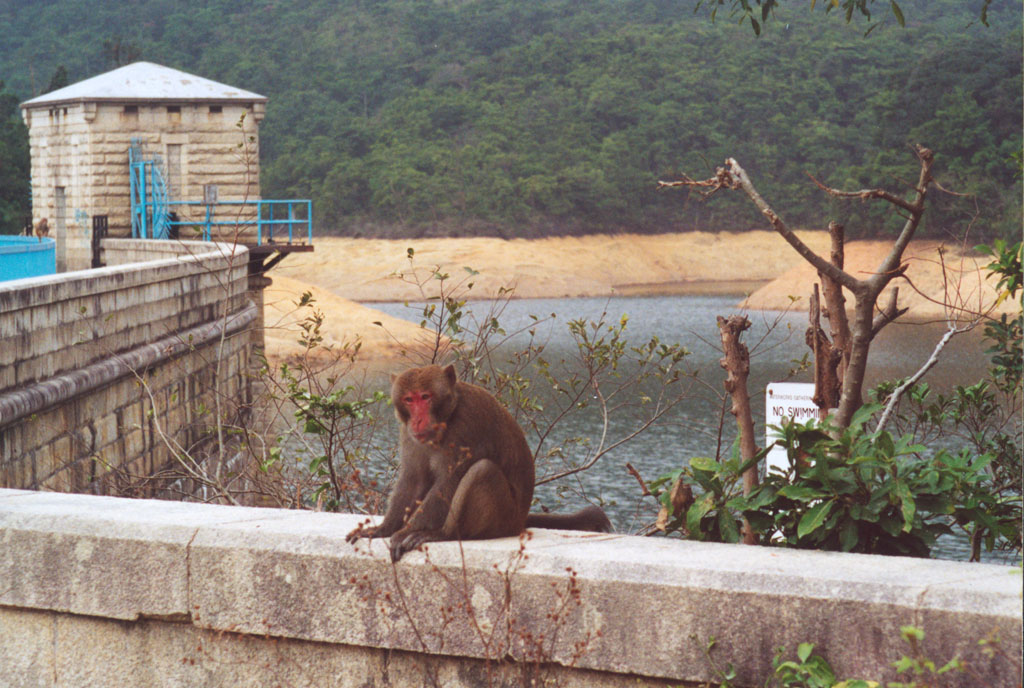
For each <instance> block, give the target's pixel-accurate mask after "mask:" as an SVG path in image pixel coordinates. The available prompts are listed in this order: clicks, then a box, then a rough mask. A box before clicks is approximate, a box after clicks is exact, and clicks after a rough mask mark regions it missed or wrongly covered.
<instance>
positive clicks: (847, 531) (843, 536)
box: [839, 519, 860, 552]
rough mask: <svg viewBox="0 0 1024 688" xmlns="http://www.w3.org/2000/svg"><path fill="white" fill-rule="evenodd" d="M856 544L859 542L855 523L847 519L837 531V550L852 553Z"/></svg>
mask: <svg viewBox="0 0 1024 688" xmlns="http://www.w3.org/2000/svg"><path fill="white" fill-rule="evenodd" d="M858 542H860V533H858V532H857V523H856V521H851V520H849V519H847V520H846V521H843V526H842V528H840V529H839V548H840V549H841V550H842V551H844V552H852V551H853V548H854V547H856V546H857V543H858Z"/></svg>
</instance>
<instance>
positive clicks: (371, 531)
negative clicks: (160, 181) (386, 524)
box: [345, 524, 381, 545]
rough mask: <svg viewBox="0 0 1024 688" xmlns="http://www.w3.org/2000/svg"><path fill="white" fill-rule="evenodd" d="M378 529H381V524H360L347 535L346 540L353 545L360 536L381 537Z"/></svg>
mask: <svg viewBox="0 0 1024 688" xmlns="http://www.w3.org/2000/svg"><path fill="white" fill-rule="evenodd" d="M378 531H380V526H367V525H363V524H360V525H359V526H357V527H355V528H353V529H352V531H351V532H350V533H349V534H348V535H346V536H345V542H347V543H349V544H350V545H352V544H355V542H356V540H358V539H359V538H375V537H381V536H380V535H378Z"/></svg>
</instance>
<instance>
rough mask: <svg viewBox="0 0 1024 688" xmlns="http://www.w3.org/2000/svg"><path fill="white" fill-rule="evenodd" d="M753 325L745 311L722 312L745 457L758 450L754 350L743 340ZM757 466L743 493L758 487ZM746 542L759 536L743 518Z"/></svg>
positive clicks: (726, 364) (728, 383) (747, 474)
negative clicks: (750, 385) (750, 387)
mask: <svg viewBox="0 0 1024 688" xmlns="http://www.w3.org/2000/svg"><path fill="white" fill-rule="evenodd" d="M749 327H750V320H749V319H748V318H747V317H746V316H743V315H732V316H729V318H728V319H727V318H723V317H722V316H718V329H719V330H720V331H721V333H722V349H723V351H724V352H725V357H724V358H722V360H721V361H720V363H721V366H722V367H723V368H724V369H725V371H726V377H725V391H727V392H728V393H729V395H730V396H731V397H732V409H731V412H732V415H734V416H736V427H737V428H738V430H739V434H740V456H741V457H742V459H743V461H746V460H747V459H750V458H753V456H754V454H756V453H757V443H756V442H755V441H754V417H753V415H752V414H751V412H750V395H749V394H748V393H747V377H748V376H749V375H750V352H749V351H748V350H747V347H746V345H744V344H743V343H742V342H741V341H740V337H741V335H742V334H743V331H744V330H746V329H747V328H749ZM757 483H758V480H757V466H751V467H750V468H748V469H747V470H746V471H744V473H743V494H744V495H747V494H750V492H751V490H753V489H754V488H755V487H757ZM743 542H744V544H748V545H756V544H757V536H756V535H755V534H754V531H753V530H752V529H751V528H750V524H749V523H748V522H747V520H746V519H743Z"/></svg>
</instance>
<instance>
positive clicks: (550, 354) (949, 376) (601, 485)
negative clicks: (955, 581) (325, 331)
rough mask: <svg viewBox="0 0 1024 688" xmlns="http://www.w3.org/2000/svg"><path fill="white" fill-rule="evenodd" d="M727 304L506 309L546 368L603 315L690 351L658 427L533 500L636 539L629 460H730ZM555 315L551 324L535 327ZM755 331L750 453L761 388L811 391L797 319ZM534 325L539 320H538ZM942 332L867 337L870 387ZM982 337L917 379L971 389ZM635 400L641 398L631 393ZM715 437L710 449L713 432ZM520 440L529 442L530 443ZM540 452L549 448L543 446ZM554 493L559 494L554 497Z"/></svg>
mask: <svg viewBox="0 0 1024 688" xmlns="http://www.w3.org/2000/svg"><path fill="white" fill-rule="evenodd" d="M738 300H739V299H738V297H736V296H729V295H726V296H693V295H687V296H659V297H629V298H621V297H617V298H611V299H609V298H593V299H569V300H567V299H557V300H556V299H552V300H544V299H529V300H514V301H510V302H508V303H507V304H505V305H504V307H503V310H502V311H501V314H500V323H501V325H502V327H503V329H504V330H505V331H507V332H516V331H519V330H523V329H524V328H530V327H531V326H532V327H533V329H534V331H535V334H534V335H533V341H534V342H535V343H542V344H543V345H544V347H545V348H544V357H545V359H546V360H547V361H549V362H551V363H552V364H553V365H555V364H557V362H559V361H563V360H564V361H572V360H573V357H574V352H575V344H574V341H573V339H572V337H571V336H570V335H569V329H568V326H567V323H568V321H569V320H572V319H586V320H588V321H596V320H598V319H600V318H601V317H602V314H605V315H604V317H605V320H606V321H607V322H608V323H611V324H615V323H617V322H618V321H619V318H620V316H622V315H623V314H627V315H628V316H629V321H628V325H627V328H626V336H627V338H628V340H629V342H630V343H631V344H634V345H638V344H642V343H645V342H646V341H647V340H649V339H650V337H652V336H657V337H658V338H659V339H660V340H661V341H663V342H667V343H675V342H678V343H680V344H682V345H683V346H685V347H686V348H687V349H688V350H689V351H690V352H691V353H690V354H689V355H688V356H687V357H686V359H685V360H684V362H683V368H684V370H686V371H688V372H692V373H695V375H696V379H695V380H688V381H687V382H686V383H685V384H686V389H687V393H686V395H685V397H684V399H683V400H682V401H681V402H680V403H679V404H678V405H677V406H676V407H674V408H673V409H672V410H671V412H669V413H668V414H666V415H665V416H664V417H663V418H662V419H661V420H660V421H659V422H658V424H657V426H656V427H652V428H651V429H649V430H648V431H646V432H645V433H643V434H642V435H640V436H639V437H637V438H636V439H633V440H632V441H630V442H628V443H626V444H624V445H623V446H621V447H619V448H617V449H615V450H613V451H611V452H609V453H608V454H607V455H605V456H604V457H603V458H602V459H601V460H600V461H599V463H598V464H596V465H595V466H594V467H592V468H591V469H589V470H587V471H585V472H583V473H581V474H578V475H577V476H575V477H573V478H569V479H565V480H562V481H559V482H558V484H557V485H555V484H552V483H549V484H545V485H539V486H538V489H537V497H538V498H539V499H540V500H541V502H542V503H543V504H545V505H549V506H551V507H552V508H557V509H558V510H566V509H569V508H573V507H575V506H578V505H580V504H582V503H583V502H584V499H585V498H589V499H590V500H593V501H600V502H603V504H604V507H605V509H606V511H608V513H609V516H610V517H611V519H612V521H613V523H614V524H615V527H616V529H617V530H618V531H620V532H635V531H636V530H637V529H638V528H640V527H642V526H643V525H645V524H647V523H650V522H651V521H653V519H654V518H655V516H656V513H657V508H656V504H655V503H654V500H653V499H652V498H650V497H646V498H643V497H641V496H640V486H639V483H638V482H637V480H636V479H635V478H634V477H633V476H631V475H630V474H629V472H628V471H627V469H626V463H627V462H628V463H630V464H631V465H632V466H634V467H635V468H636V470H637V471H638V472H639V473H640V475H641V476H642V477H643V478H644V480H646V481H650V480H652V479H654V478H656V477H658V476H660V475H662V474H664V473H667V472H669V471H671V470H674V469H676V468H678V467H680V466H681V465H684V463H685V462H687V461H688V460H689V459H690V458H692V457H695V456H715V454H716V452H718V451H721V452H723V453H728V451H729V448H730V446H731V444H732V441H733V439H734V437H735V434H736V432H735V420H734V419H733V417H732V415H730V414H728V412H727V411H726V412H725V415H724V420H723V408H724V407H723V403H722V394H723V391H722V382H723V380H724V377H725V374H724V371H722V369H721V367H720V365H719V359H720V358H721V352H720V351H719V350H718V347H719V346H720V335H719V331H718V327H717V324H716V316H719V315H722V316H728V315H731V314H733V313H737V312H739V311H738V309H737V308H736V303H737V301H738ZM372 305H373V307H374V308H377V309H379V310H381V311H384V312H386V313H388V314H390V315H393V316H396V317H400V318H404V319H407V320H411V321H414V322H419V321H420V320H421V319H422V304H420V305H416V304H409V305H406V304H401V303H376V304H372ZM493 307H494V303H493V302H490V301H473V302H469V303H468V304H467V306H466V308H467V310H468V311H469V312H470V313H471V314H473V315H472V316H471V317H475V318H477V319H482V318H485V317H488V315H489V313H490V312H491V310H492V309H493ZM551 314H554V317H553V318H549V319H543V318H546V317H547V316H550V315H551ZM747 315H748V317H749V318H750V320H751V323H752V326H751V328H750V329H749V330H747V331H746V332H745V333H744V336H743V341H744V343H746V345H747V346H748V348H749V349H750V351H751V373H750V379H749V385H748V389H749V393H750V396H751V404H752V406H753V410H754V416H755V417H754V421H755V431H756V433H757V436H758V444H759V445H761V446H763V445H764V432H765V429H764V414H765V403H764V388H765V385H766V384H767V383H769V382H776V381H784V380H786V381H794V382H810V381H811V380H812V376H811V372H810V371H809V370H805V371H803V372H799V373H796V374H795V375H793V376H791V371H792V370H793V369H794V367H797V366H796V363H795V361H796V360H798V359H800V358H802V357H803V356H804V355H805V353H806V352H808V349H807V346H806V344H805V343H804V332H805V330H806V327H807V315H806V314H805V313H795V312H794V313H785V314H780V313H776V312H761V311H751V312H749V313H747ZM534 316H536V317H538V318H542V319H543V320H541V321H540V322H539V323H537V322H536V321H535V320H534ZM944 331H945V327H944V325H943V324H942V323H910V322H909V321H908V322H906V323H900V322H899V321H897V322H896V323H893V324H890V325H889V326H888V327H886V328H885V329H884V330H883V331H882V332H881V333H880V335H879V336H878V337H877V338H876V340H875V342H874V344H873V346H872V351H871V358H870V361H869V374H868V378H867V380H866V383H867V385H868V386H873V385H874V384H876V383H878V382H881V381H884V380H892V379H896V378H900V377H904V376H907V375H910V374H913V373H914V372H915V371H916V370H917V369H918V368H919V367H920V366H921V365H922V364H923V363H924V362H925V361H926V360H927V358H928V356H929V355H930V354H931V352H932V349H933V348H934V346H935V344H936V343H937V342H938V341H939V339H940V338H941V337H942V334H943V332H944ZM528 342H529V335H526V334H520V335H517V336H513V337H512V338H511V339H510V341H509V342H508V343H507V345H506V346H505V347H504V349H505V352H509V351H513V350H515V349H516V348H521V347H523V346H524V345H525V344H526V343H528ZM985 348H986V346H985V343H984V342H983V340H982V337H981V333H980V331H976V332H970V333H966V334H962V335H958V336H956V337H954V338H953V340H952V341H951V342H950V344H949V345H948V346H947V347H946V349H945V350H944V351H943V353H942V357H941V360H940V363H939V365H938V366H936V367H935V368H934V369H933V370H932V371H930V372H929V374H928V376H927V377H926V378H925V381H926V382H928V383H930V384H931V385H932V386H933V387H937V388H939V389H943V390H945V389H949V388H950V387H952V386H953V385H956V384H973V383H974V382H977V381H978V380H979V379H981V378H982V377H983V376H984V375H985V372H986V369H987V366H988V359H987V356H986V355H985V353H984V350H985ZM631 393H632V394H634V395H639V394H642V393H644V390H635V391H632V392H631ZM635 423H636V421H635V418H634V416H633V415H631V414H630V413H627V412H622V413H616V414H611V416H610V418H609V426H608V429H607V436H608V438H609V440H612V439H615V438H618V437H621V436H623V435H625V434H628V433H629V432H630V430H631V428H633V427H635ZM720 425H721V426H722V428H723V432H722V440H721V442H719V427H720ZM602 429H603V423H602V420H601V417H600V414H598V413H597V412H596V406H595V407H593V409H592V410H588V412H583V413H577V414H574V415H573V416H571V417H570V418H569V419H567V421H566V422H563V423H562V424H561V427H560V428H559V430H558V433H559V436H558V437H556V438H555V441H556V442H557V440H559V439H562V438H566V437H585V438H589V439H590V440H591V442H592V444H596V443H597V442H598V438H599V436H600V434H601V432H602ZM527 434H528V439H529V440H530V441H531V444H536V443H537V441H538V439H537V436H536V434H533V436H530V435H531V433H530V431H529V430H528V431H527ZM545 446H550V442H549V443H548V444H546V445H545ZM584 456H585V452H583V451H578V452H577V453H576V454H575V455H570V456H569V457H567V459H568V461H570V462H571V461H581V460H583V458H584ZM562 468H564V465H559V463H558V459H554V460H552V461H550V462H547V463H544V464H541V463H539V464H538V479H539V480H540V479H542V476H544V475H550V474H552V473H554V472H557V471H558V470H561V469H562ZM556 493H557V494H556ZM966 547H967V545H966V541H964V540H950V541H948V542H943V543H941V547H940V548H939V549H940V551H938V552H936V555H937V556H941V557H946V558H957V559H966V558H967V555H966V554H965V553H964V552H965V551H966Z"/></svg>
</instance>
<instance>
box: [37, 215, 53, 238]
mask: <svg viewBox="0 0 1024 688" xmlns="http://www.w3.org/2000/svg"><path fill="white" fill-rule="evenodd" d="M49 233H50V225H48V224H47V223H46V218H45V217H44V218H43V219H41V220H40V221H39V222H37V223H36V229H35V234H36V236H37V237H39V241H42V240H43V237H44V236H46V235H47V234H49Z"/></svg>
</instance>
